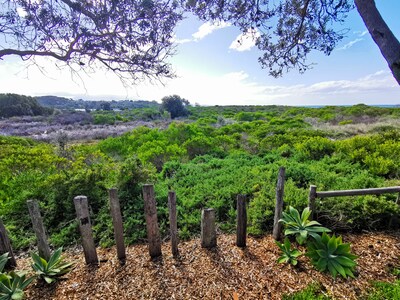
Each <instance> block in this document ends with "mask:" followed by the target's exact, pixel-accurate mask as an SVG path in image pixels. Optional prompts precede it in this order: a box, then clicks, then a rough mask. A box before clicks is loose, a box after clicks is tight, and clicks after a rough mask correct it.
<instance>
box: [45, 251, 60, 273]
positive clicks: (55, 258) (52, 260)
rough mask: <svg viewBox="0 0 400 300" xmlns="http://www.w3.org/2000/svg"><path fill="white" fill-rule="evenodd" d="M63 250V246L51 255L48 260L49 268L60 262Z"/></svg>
mask: <svg viewBox="0 0 400 300" xmlns="http://www.w3.org/2000/svg"><path fill="white" fill-rule="evenodd" d="M61 252H62V247H60V248H58V249H57V250H56V251H54V253H53V255H52V256H50V259H49V262H48V267H49V269H51V268H52V267H53V266H54V265H55V264H57V262H59V260H60V257H61Z"/></svg>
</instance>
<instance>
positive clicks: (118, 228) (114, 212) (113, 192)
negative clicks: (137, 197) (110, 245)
mask: <svg viewBox="0 0 400 300" xmlns="http://www.w3.org/2000/svg"><path fill="white" fill-rule="evenodd" d="M108 195H109V198H110V210H111V217H112V221H113V226H114V238H115V244H116V246H117V256H118V259H119V260H120V261H124V260H125V259H126V253H125V244H124V225H123V223H122V215H121V208H120V205H119V199H118V193H117V189H110V190H109V191H108Z"/></svg>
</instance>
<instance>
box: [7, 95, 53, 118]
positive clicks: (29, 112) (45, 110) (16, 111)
mask: <svg viewBox="0 0 400 300" xmlns="http://www.w3.org/2000/svg"><path fill="white" fill-rule="evenodd" d="M52 112H53V109H52V108H49V107H43V106H42V105H40V104H39V103H38V101H37V100H36V99H35V98H33V97H28V96H23V95H17V94H0V118H10V117H15V116H41V115H49V114H51V113H52Z"/></svg>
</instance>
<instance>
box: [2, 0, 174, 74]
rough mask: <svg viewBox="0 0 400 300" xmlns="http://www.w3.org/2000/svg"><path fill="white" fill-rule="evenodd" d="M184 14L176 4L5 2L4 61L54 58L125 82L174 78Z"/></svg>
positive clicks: (65, 0)
mask: <svg viewBox="0 0 400 300" xmlns="http://www.w3.org/2000/svg"><path fill="white" fill-rule="evenodd" d="M180 19H181V14H180V12H179V9H178V7H177V4H176V2H175V1H169V0H164V1H152V0H134V1H132V0H122V1H113V0H106V1H92V0H89V1H83V0H57V1H51V0H43V1H27V0H22V1H14V0H5V1H3V2H2V5H1V8H0V36H1V38H2V39H4V40H6V41H7V42H6V43H2V44H1V46H0V59H1V58H3V57H5V56H8V55H17V56H20V57H21V58H22V59H30V58H33V57H35V56H44V57H51V58H55V59H57V60H60V61H63V62H65V63H67V64H68V65H70V66H73V67H75V68H76V67H78V68H79V67H81V68H82V69H85V70H86V69H87V68H90V67H92V66H94V65H95V63H96V62H98V63H100V64H97V65H100V66H103V67H105V68H106V69H108V70H112V71H114V72H115V73H116V74H117V75H119V76H120V77H121V78H123V79H132V80H134V81H135V80H139V79H142V78H143V77H150V78H154V77H159V76H171V70H170V66H169V64H168V63H167V62H166V58H168V57H169V56H170V55H171V54H172V53H173V42H172V35H173V30H174V28H175V25H176V23H177V22H178V21H179V20H180Z"/></svg>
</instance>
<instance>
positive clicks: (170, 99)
mask: <svg viewBox="0 0 400 300" xmlns="http://www.w3.org/2000/svg"><path fill="white" fill-rule="evenodd" d="M161 101H162V104H161V109H164V110H166V111H167V112H169V113H170V114H171V118H172V119H175V118H177V117H185V116H187V115H188V113H189V112H188V110H187V109H186V106H188V105H189V101H188V100H186V99H184V98H181V97H180V96H178V95H172V96H166V97H164V98H162V99H161Z"/></svg>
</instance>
